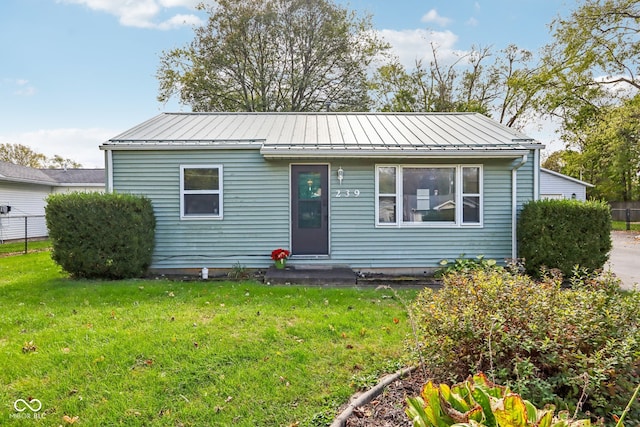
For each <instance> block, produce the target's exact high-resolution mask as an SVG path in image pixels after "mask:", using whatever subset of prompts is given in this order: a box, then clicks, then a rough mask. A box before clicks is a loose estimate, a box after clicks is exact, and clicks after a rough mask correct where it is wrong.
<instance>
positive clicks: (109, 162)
mask: <svg viewBox="0 0 640 427" xmlns="http://www.w3.org/2000/svg"><path fill="white" fill-rule="evenodd" d="M112 153H113V152H112V151H111V150H109V149H108V148H107V149H106V150H104V156H105V159H104V161H105V163H106V169H107V171H106V172H107V176H106V179H107V182H106V185H105V189H104V190H105V192H106V193H113V154H112Z"/></svg>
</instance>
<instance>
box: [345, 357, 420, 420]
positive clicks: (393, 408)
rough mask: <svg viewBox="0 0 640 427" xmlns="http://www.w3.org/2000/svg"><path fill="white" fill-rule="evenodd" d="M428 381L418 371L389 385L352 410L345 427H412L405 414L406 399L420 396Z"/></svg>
mask: <svg viewBox="0 0 640 427" xmlns="http://www.w3.org/2000/svg"><path fill="white" fill-rule="evenodd" d="M427 381H428V378H425V375H424V374H423V373H422V370H420V369H418V370H416V371H414V372H412V373H410V374H409V375H407V376H406V377H404V378H400V379H398V380H396V381H394V382H393V383H391V384H389V386H387V387H386V388H385V390H384V391H383V392H382V393H381V394H380V395H378V396H377V397H375V398H374V399H373V400H372V401H371V402H369V403H368V404H366V405H363V406H359V407H357V408H355V409H354V411H353V413H352V414H351V417H349V419H347V422H346V424H345V426H346V427H412V426H413V424H412V423H411V421H410V420H409V417H407V415H406V414H405V412H404V411H405V408H406V401H407V397H415V396H418V395H420V391H421V390H422V387H423V386H424V384H425V383H426V382H427Z"/></svg>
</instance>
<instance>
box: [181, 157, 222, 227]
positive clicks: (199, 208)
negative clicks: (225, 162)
mask: <svg viewBox="0 0 640 427" xmlns="http://www.w3.org/2000/svg"><path fill="white" fill-rule="evenodd" d="M180 217H181V218H182V219H222V166H220V165H184V166H180Z"/></svg>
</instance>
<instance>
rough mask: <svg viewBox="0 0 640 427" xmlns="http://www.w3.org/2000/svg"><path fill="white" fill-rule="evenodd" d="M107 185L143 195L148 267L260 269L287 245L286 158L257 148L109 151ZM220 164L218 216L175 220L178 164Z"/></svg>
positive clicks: (177, 204)
mask: <svg viewBox="0 0 640 427" xmlns="http://www.w3.org/2000/svg"><path fill="white" fill-rule="evenodd" d="M113 164H114V167H113V169H114V170H113V175H114V188H115V190H116V191H118V192H132V193H137V194H144V195H145V196H147V197H149V198H150V199H151V200H152V203H153V206H154V211H155V214H156V221H157V225H156V245H155V252H154V256H153V263H152V267H153V268H201V267H214V268H215V267H217V268H230V267H231V266H232V265H234V264H236V263H238V262H239V263H240V264H242V265H245V266H247V267H255V266H266V265H268V264H269V263H270V258H269V255H270V253H271V251H272V250H273V249H275V248H277V247H288V245H289V225H288V219H289V215H288V211H289V186H288V180H287V177H288V170H289V169H288V163H275V162H274V163H266V162H265V161H264V160H263V158H262V156H260V154H259V152H258V151H257V150H230V151H222V150H212V151H185V152H176V151H143V152H133V151H117V152H114V153H113ZM189 164H194V165H195V164H198V165H202V164H221V165H223V166H224V168H223V170H224V181H223V182H224V184H223V185H224V188H223V192H224V196H223V197H224V219H223V220H218V219H197V220H181V219H180V166H181V165H189Z"/></svg>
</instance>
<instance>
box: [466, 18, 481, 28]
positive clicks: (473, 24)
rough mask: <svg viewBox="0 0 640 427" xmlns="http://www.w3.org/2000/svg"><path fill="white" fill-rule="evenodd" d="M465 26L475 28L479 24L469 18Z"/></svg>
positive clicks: (474, 19)
mask: <svg viewBox="0 0 640 427" xmlns="http://www.w3.org/2000/svg"><path fill="white" fill-rule="evenodd" d="M465 24H466V25H467V26H468V27H477V26H478V24H479V22H478V20H477V19H476V18H474V17H471V18H469V19H467V22H465Z"/></svg>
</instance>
